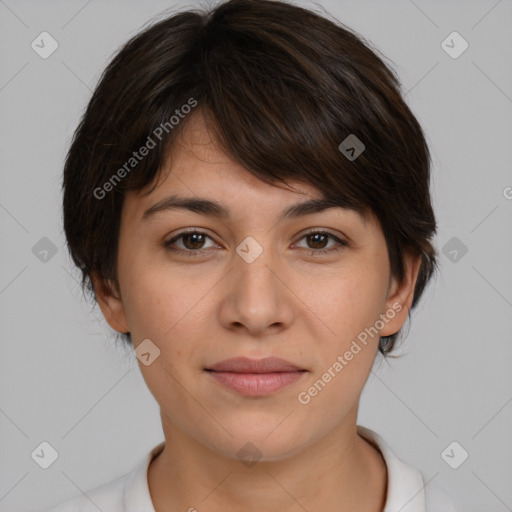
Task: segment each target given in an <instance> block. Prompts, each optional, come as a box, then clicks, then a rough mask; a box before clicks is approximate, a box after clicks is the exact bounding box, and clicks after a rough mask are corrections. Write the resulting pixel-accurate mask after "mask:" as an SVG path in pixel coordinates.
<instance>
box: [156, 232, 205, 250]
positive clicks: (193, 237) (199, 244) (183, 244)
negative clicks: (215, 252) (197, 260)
mask: <svg viewBox="0 0 512 512" xmlns="http://www.w3.org/2000/svg"><path fill="white" fill-rule="evenodd" d="M207 239H210V240H212V238H211V237H210V236H208V235H207V234H206V233H202V232H201V231H187V232H184V233H180V234H179V235H177V236H175V237H174V238H171V240H169V241H167V242H164V245H165V247H166V248H168V249H169V250H172V251H174V252H177V253H180V252H187V253H188V254H191V253H199V254H201V253H202V252H203V251H205V250H207V249H209V248H211V247H212V246H210V247H207V246H205V243H206V241H207ZM212 242H213V240H212Z"/></svg>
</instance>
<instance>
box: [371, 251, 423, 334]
mask: <svg viewBox="0 0 512 512" xmlns="http://www.w3.org/2000/svg"><path fill="white" fill-rule="evenodd" d="M420 265H421V255H419V254H418V255H416V254H412V253H410V252H406V253H405V254H404V279H403V281H402V283H398V281H397V280H396V278H394V277H392V278H391V282H390V286H389V292H388V298H387V300H386V311H385V312H384V315H385V316H386V317H387V319H386V320H384V324H385V325H384V328H383V329H382V330H381V333H380V335H381V336H391V335H392V334H395V333H397V332H398V331H399V330H400V329H401V328H402V326H403V325H404V323H405V321H406V320H407V315H408V313H409V311H410V309H411V304H412V300H413V298H414V287H415V286H416V280H417V279H418V273H419V270H420ZM393 313H394V315H393ZM392 315H393V316H392Z"/></svg>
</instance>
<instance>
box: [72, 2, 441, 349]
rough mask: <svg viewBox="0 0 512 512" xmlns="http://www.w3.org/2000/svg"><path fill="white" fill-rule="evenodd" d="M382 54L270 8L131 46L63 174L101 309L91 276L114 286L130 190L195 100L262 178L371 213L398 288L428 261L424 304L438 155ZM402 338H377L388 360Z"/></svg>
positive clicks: (199, 13)
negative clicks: (354, 142) (139, 153)
mask: <svg viewBox="0 0 512 512" xmlns="http://www.w3.org/2000/svg"><path fill="white" fill-rule="evenodd" d="M377 54H378V51H377V50H375V49H371V48H370V44H369V43H368V42H366V41H364V40H363V39H362V38H361V36H358V35H357V34H356V33H355V32H353V31H351V30H350V29H349V28H348V27H346V26H344V25H343V24H341V23H339V22H338V23H336V22H334V21H330V20H328V19H327V18H326V17H323V16H321V15H319V14H316V13H314V12H312V11H309V10H306V9H304V8H301V7H298V6H294V5H291V4H288V3H286V2H282V1H273V0H264V1H261V0H229V1H225V2H222V3H220V4H219V5H218V6H217V7H215V8H214V9H211V10H208V9H197V10H189V11H186V12H179V13H175V14H173V15H172V16H169V17H166V18H165V19H163V20H161V21H158V22H155V23H153V24H152V25H150V26H149V27H146V28H145V29H144V30H143V31H141V32H140V33H139V34H137V35H136V36H135V37H133V38H132V39H131V40H130V41H128V42H127V43H126V44H125V45H124V46H123V47H122V48H121V49H120V50H119V51H118V52H117V54H116V55H115V56H114V58H113V59H112V61H111V62H110V64H109V65H108V67H107V68H106V69H105V71H104V72H103V74H102V76H101V78H100V81H99V83H98V85H97V87H96V88H95V90H94V93H93V95H92V98H91V100H90V102H89V104H88V106H87V109H86V111H85V113H84V115H83V117H82V119H81V121H80V124H79V126H78V128H77V130H76V132H75V134H74V137H73V140H72V143H71V146H70V148H69V152H68V154H67V158H66V162H65V167H64V179H63V215H64V230H65V235H66V238H67V243H68V248H69V251H70V254H71V257H72V259H73V261H74V262H75V264H76V265H77V266H78V268H79V269H80V270H81V273H82V288H83V290H84V291H85V290H88V291H89V292H91V295H92V297H93V298H94V299H95V300H96V294H95V291H94V287H93V285H92V281H91V273H92V272H95V273H97V275H98V276H99V277H101V278H104V279H109V280H111V281H112V282H113V283H115V284H116V285H117V286H118V281H117V272H116V270H117V269H116V262H117V250H118V235H119V227H120V214H121V208H122V205H123V198H124V192H125V191H126V190H142V189H143V188H144V187H146V186H147V185H149V184H151V183H152V182H153V181H154V180H155V179H157V178H158V176H159V173H160V171H161V169H162V164H163V162H164V158H165V156H166V154H167V151H168V150H169V148H171V149H172V142H173V141H174V140H175V139H176V136H177V135H178V134H179V133H180V132H181V131H182V130H183V128H184V126H185V125H186V123H187V119H189V118H190V116H187V115H180V113H183V114H186V112H188V111H190V108H189V109H188V110H187V109H185V108H184V106H185V105H189V106H192V105H194V108H196V111H199V110H200V111H201V112H202V113H203V114H204V115H205V117H206V119H207V120H208V123H209V126H211V127H212V129H213V130H214V133H215V135H216V137H217V139H218V141H219V143H220V144H221V147H222V148H223V149H224V150H225V151H226V152H227V153H228V154H230V155H231V156H232V157H233V158H234V159H235V160H236V161H237V162H239V163H241V164H242V165H243V166H244V167H245V168H246V169H247V170H248V171H249V172H251V173H253V174H254V175H256V176H258V177H259V178H261V179H262V180H264V181H266V182H268V183H272V184H277V183H278V182H284V180H285V179H286V178H292V179H294V180H299V181H303V182H307V183H309V184H311V185H313V186H314V187H316V188H317V189H318V190H319V191H320V192H321V193H322V194H323V195H324V196H325V198H327V199H331V200H332V201H334V202H335V203H336V204H338V205H339V206H343V207H347V208H351V209H355V210H357V211H359V212H361V213H364V212H366V213H367V212H370V213H371V214H372V215H374V216H375V217H376V218H377V219H378V221H379V222H380V225H381V227H382V230H383V233H384V236H385V238H386V243H387V247H388V254H389V259H390V266H391V273H392V275H393V276H394V277H396V278H397V279H398V280H399V282H400V281H402V279H403V277H404V264H403V256H404V251H410V252H412V253H414V254H417V255H421V266H420V270H419V274H418V278H417V282H416V285H415V290H414V298H413V302H412V307H414V306H415V305H416V303H417V302H418V300H419V298H420V296H421V295H422V293H423V290H424V288H425V286H426V285H427V283H428V281H429V280H430V278H431V276H432V274H433V273H434V271H435V270H436V266H437V263H436V251H435V249H434V247H433V246H432V244H431V239H432V237H433V236H434V234H435V232H436V221H435V217H434V213H433V210H432V205H431V199H430V192H429V185H430V154H429V149H428V146H427V143H426V140H425V137H424V134H423V131H422V129H421V127H420V125H419V123H418V121H417V120H416V118H415V117H414V115H413V114H412V112H411V110H410V109H409V108H408V106H407V105H406V104H405V102H404V100H403V98H402V95H401V92H400V83H399V80H398V78H397V76H396V74H395V72H394V71H392V70H391V69H390V68H389V67H388V66H387V65H386V64H384V62H383V60H382V58H381V57H379V56H378V55H377ZM194 102H195V104H194ZM196 105H197V107H196ZM173 116H174V117H175V118H176V119H177V118H178V117H179V118H180V119H179V120H178V122H177V123H175V122H173V121H172V117H173ZM158 127H160V129H159V131H157V132H156V133H157V134H159V135H161V136H160V137H157V136H156V135H155V130H158ZM164 130H165V134H164V133H163V132H164ZM348 136H352V137H354V136H355V137H356V138H357V139H359V140H360V141H361V142H362V143H363V144H364V146H365V148H364V151H363V152H362V153H361V154H360V155H359V156H358V157H357V158H355V159H352V158H348V157H347V154H344V153H343V151H342V147H341V146H340V143H341V142H342V141H344V140H345V139H346V138H347V137H348ZM150 139H151V141H152V145H151V149H150V150H149V151H146V152H145V156H144V157H143V158H141V159H140V160H139V159H135V157H134V156H133V155H134V153H133V152H134V151H136V150H138V149H139V148H142V147H143V146H145V147H146V148H148V147H149V145H150V142H149V140H150ZM156 139H158V140H156ZM349 140H350V139H349ZM353 154H354V151H352V153H351V154H349V155H348V156H351V155H353ZM132 159H133V161H132ZM135 160H136V161H135ZM127 162H130V166H127ZM132 164H134V165H132ZM122 169H124V171H122ZM132 169H133V170H132ZM397 335H398V333H395V334H394V335H392V336H387V337H381V338H380V341H379V351H380V352H381V353H382V354H383V355H387V354H388V353H389V352H390V351H391V350H392V349H393V347H394V345H395V342H396V338H397ZM122 336H123V338H124V340H125V341H126V342H128V343H130V342H131V338H130V334H129V333H124V334H123V335H122Z"/></svg>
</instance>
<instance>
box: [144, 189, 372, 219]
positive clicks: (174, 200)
mask: <svg viewBox="0 0 512 512" xmlns="http://www.w3.org/2000/svg"><path fill="white" fill-rule="evenodd" d="M331 208H345V209H350V210H354V207H353V206H350V205H349V204H348V203H346V202H344V201H343V199H338V200H336V201H334V200H332V199H310V200H308V201H302V202H300V203H295V204H292V205H291V206H288V207H287V208H286V209H285V210H283V211H282V212H281V214H280V216H279V219H278V222H280V221H282V220H284V219H291V218H296V217H301V216H303V215H310V214H313V213H320V212H323V211H324V210H328V209H331ZM174 209H185V210H189V211H191V212H194V213H199V214H201V215H209V216H211V217H215V218H218V219H228V218H229V217H230V216H231V213H230V211H229V210H228V209H227V208H226V207H225V206H223V205H222V204H220V203H218V202H216V201H212V200H210V199H205V198H201V197H180V196H177V195H172V196H169V197H166V198H165V199H162V200H161V201H158V202H157V203H155V204H154V205H153V206H151V207H150V208H148V209H147V210H146V211H145V212H144V214H143V215H142V220H143V221H146V220H149V219H150V218H151V217H154V215H155V214H157V213H159V212H163V211H167V210H174ZM358 213H360V212H358ZM361 216H362V215H361ZM362 218H363V220H364V217H363V216H362Z"/></svg>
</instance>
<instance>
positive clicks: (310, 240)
mask: <svg viewBox="0 0 512 512" xmlns="http://www.w3.org/2000/svg"><path fill="white" fill-rule="evenodd" d="M301 240H306V246H305V247H304V246H302V247H300V246H299V247H300V248H302V249H312V251H311V254H312V255H315V254H325V253H330V252H336V251H340V250H341V249H342V248H343V247H344V246H348V243H347V242H345V241H344V240H341V239H340V238H338V237H337V236H335V235H333V234H332V233H329V232H328V231H311V232H309V233H306V234H305V235H304V236H303V237H302V238H301ZM330 241H332V242H333V243H332V244H331V245H330V246H329V245H328V244H329V242H330Z"/></svg>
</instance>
